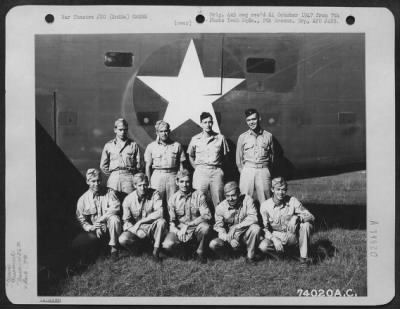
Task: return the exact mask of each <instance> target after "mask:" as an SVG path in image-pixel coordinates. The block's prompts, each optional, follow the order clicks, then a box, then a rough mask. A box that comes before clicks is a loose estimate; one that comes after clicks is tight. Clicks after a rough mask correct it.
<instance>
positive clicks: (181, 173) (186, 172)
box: [176, 168, 191, 181]
mask: <svg viewBox="0 0 400 309" xmlns="http://www.w3.org/2000/svg"><path fill="white" fill-rule="evenodd" d="M183 177H189V178H191V175H190V172H189V170H187V169H185V168H184V169H182V170H179V171H178V173H176V180H178V181H179V179H181V178H183Z"/></svg>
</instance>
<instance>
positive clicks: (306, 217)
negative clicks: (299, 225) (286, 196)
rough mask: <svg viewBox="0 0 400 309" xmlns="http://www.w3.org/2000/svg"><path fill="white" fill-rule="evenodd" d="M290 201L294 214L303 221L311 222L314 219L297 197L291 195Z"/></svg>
mask: <svg viewBox="0 0 400 309" xmlns="http://www.w3.org/2000/svg"><path fill="white" fill-rule="evenodd" d="M290 203H293V207H294V211H295V214H296V215H298V216H299V217H300V218H302V219H303V222H313V221H314V220H315V217H314V216H313V215H312V214H311V212H309V211H308V209H306V208H305V207H304V206H303V204H302V203H301V202H300V201H299V200H298V199H297V198H295V197H292V198H291V201H290Z"/></svg>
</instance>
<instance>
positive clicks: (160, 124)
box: [154, 120, 169, 132]
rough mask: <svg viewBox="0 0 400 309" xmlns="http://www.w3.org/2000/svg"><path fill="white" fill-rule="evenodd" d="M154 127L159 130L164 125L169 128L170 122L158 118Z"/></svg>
mask: <svg viewBox="0 0 400 309" xmlns="http://www.w3.org/2000/svg"><path fill="white" fill-rule="evenodd" d="M154 127H155V128H156V131H157V132H158V131H160V129H161V128H162V127H167V130H169V123H168V122H166V121H164V120H158V121H157V122H156V125H155V126H154Z"/></svg>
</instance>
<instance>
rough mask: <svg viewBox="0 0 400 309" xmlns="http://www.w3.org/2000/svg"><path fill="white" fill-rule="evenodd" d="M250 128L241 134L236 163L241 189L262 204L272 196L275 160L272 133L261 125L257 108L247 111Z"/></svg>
mask: <svg viewBox="0 0 400 309" xmlns="http://www.w3.org/2000/svg"><path fill="white" fill-rule="evenodd" d="M245 115H246V122H247V125H248V126H249V130H248V131H246V132H244V133H242V134H241V135H240V136H239V139H238V142H237V148H236V165H237V167H238V169H239V172H240V191H241V192H242V193H245V194H248V195H250V196H253V194H254V191H255V192H256V195H257V199H258V202H259V203H260V204H261V203H262V202H264V201H265V200H266V199H268V198H269V197H270V196H271V192H270V190H271V172H270V171H271V167H272V163H273V161H274V147H273V140H272V134H271V133H269V132H267V131H265V130H263V129H262V128H261V127H260V121H261V117H260V114H259V113H258V111H257V110H255V109H253V108H251V109H248V110H246V111H245Z"/></svg>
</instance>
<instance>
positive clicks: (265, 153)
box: [260, 144, 271, 157]
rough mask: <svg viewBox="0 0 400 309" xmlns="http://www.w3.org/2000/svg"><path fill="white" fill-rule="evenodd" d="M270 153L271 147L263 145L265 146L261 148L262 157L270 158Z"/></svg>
mask: <svg viewBox="0 0 400 309" xmlns="http://www.w3.org/2000/svg"><path fill="white" fill-rule="evenodd" d="M270 151H271V147H270V145H266V144H263V145H261V146H260V152H261V156H263V157H268V156H269V153H270Z"/></svg>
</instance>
